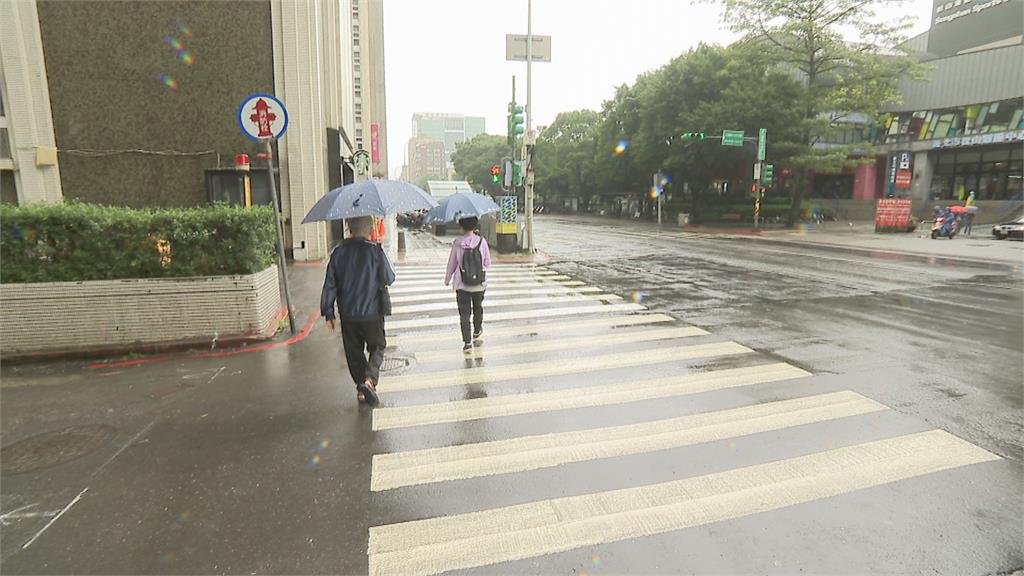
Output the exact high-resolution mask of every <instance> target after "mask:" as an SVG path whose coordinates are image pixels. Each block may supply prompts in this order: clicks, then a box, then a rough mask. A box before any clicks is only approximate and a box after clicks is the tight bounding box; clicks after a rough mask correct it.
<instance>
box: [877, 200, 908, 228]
mask: <svg viewBox="0 0 1024 576" xmlns="http://www.w3.org/2000/svg"><path fill="white" fill-rule="evenodd" d="M910 206H911V201H910V200H908V199H904V198H879V199H878V205H877V207H876V208H875V230H878V229H880V228H907V227H908V226H910Z"/></svg>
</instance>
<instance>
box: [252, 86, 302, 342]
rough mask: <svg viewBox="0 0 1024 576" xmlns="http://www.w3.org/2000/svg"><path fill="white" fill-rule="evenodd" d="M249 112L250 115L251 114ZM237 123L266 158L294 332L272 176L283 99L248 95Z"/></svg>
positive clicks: (284, 125)
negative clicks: (257, 144) (260, 148)
mask: <svg viewBox="0 0 1024 576" xmlns="http://www.w3.org/2000/svg"><path fill="white" fill-rule="evenodd" d="M250 112H251V113H252V114H250ZM238 126H239V128H241V129H242V132H243V133H244V134H245V135H246V136H248V137H249V138H250V139H252V140H255V141H256V142H259V143H262V144H263V149H264V152H263V153H262V154H260V156H262V157H264V158H266V159H267V179H268V186H269V188H270V197H271V201H272V202H273V203H274V230H275V231H276V232H277V270H278V272H279V273H280V275H281V289H282V291H283V292H284V302H285V306H286V307H287V309H288V328H289V329H291V332H292V334H295V314H294V310H293V309H292V294H291V290H290V288H289V287H288V262H287V261H286V260H285V257H284V224H282V222H281V205H280V203H279V200H278V197H277V182H276V181H275V179H274V150H273V148H272V146H271V144H272V143H273V141H274V140H280V139H281V137H282V136H284V133H285V132H286V131H287V130H288V109H287V108H286V107H285V105H284V102H281V101H280V100H278V99H277V98H276V97H275V96H274V95H273V94H251V95H249V96H248V97H247V98H246V99H245V100H243V101H242V105H241V106H239V107H238Z"/></svg>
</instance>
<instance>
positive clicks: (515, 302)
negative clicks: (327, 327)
mask: <svg viewBox="0 0 1024 576" xmlns="http://www.w3.org/2000/svg"><path fill="white" fill-rule="evenodd" d="M595 300H597V301H600V302H612V301H615V300H622V296H618V295H616V294H577V295H559V296H543V297H537V298H510V299H505V300H490V301H489V302H487V307H488V308H507V307H509V306H528V305H531V304H549V305H559V304H568V303H571V302H593V301H595ZM442 310H454V311H458V309H457V308H456V307H455V302H454V298H453V299H452V300H451V301H448V302H434V303H430V304H402V305H396V306H394V311H393V312H392V313H393V314H394V315H395V316H398V315H400V314H418V313H422V312H439V311H442Z"/></svg>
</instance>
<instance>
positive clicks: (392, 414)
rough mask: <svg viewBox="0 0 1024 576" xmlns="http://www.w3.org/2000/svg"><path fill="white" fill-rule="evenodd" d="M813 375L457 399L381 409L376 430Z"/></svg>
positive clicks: (754, 372)
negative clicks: (441, 402) (439, 402)
mask: <svg viewBox="0 0 1024 576" xmlns="http://www.w3.org/2000/svg"><path fill="white" fill-rule="evenodd" d="M808 376H810V374H809V373H808V372H805V371H803V370H801V369H799V368H794V367H793V366H790V365H789V364H783V363H776V364H766V365H759V366H750V367H747V368H731V369H726V370H715V371H713V372H698V373H694V374H682V375H678V376H669V377H665V378H655V379H653V380H639V381H635V382H633V383H632V384H631V386H629V387H626V386H623V385H621V384H608V385H604V386H585V387H582V388H570V389H567V390H552V391H547V392H533V393H529V394H514V395H511V396H493V397H490V398H474V399H471V400H456V401H454V402H446V403H443V404H426V405H419V406H401V407H396V408H379V409H377V410H374V412H373V429H374V430H388V429H392V428H406V427H411V426H426V425H429V424H448V423H452V422H468V421H471V420H483V419H485V418H501V417H505V416H516V415H520V414H539V413H543V412H553V411H558V410H572V409H578V408H592V407H595V406H611V405H615V404H625V403H628V402H639V401H642V400H656V399H658V398H671V397H673V396H685V395H687V394H699V393H701V392H710V391H712V390H725V389H727V388H737V387H740V386H752V385H754V384H765V383H768V382H779V381H783V380H792V379H796V378H805V377H808Z"/></svg>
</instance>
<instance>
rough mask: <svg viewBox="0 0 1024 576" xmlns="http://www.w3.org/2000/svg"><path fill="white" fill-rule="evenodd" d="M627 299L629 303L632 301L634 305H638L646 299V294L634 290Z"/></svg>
mask: <svg viewBox="0 0 1024 576" xmlns="http://www.w3.org/2000/svg"><path fill="white" fill-rule="evenodd" d="M629 299H630V301H632V302H633V303H634V304H640V303H642V302H643V301H644V300H646V299H647V293H646V292H640V291H639V290H635V291H633V292H632V293H631V294H630V295H629Z"/></svg>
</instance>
